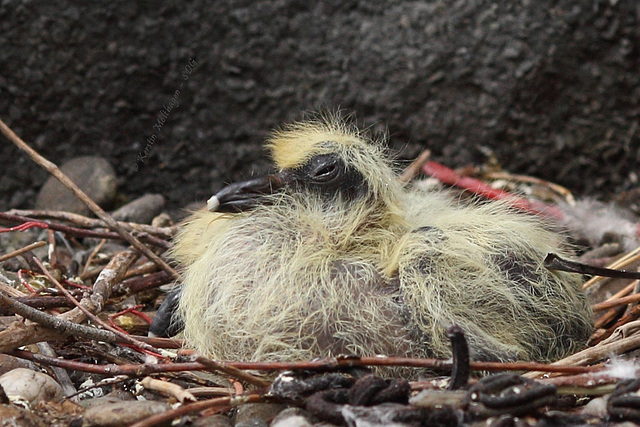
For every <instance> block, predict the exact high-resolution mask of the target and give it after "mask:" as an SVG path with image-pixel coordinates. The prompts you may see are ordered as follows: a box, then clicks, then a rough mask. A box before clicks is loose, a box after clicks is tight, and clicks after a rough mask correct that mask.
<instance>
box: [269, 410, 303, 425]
mask: <svg viewBox="0 0 640 427" xmlns="http://www.w3.org/2000/svg"><path fill="white" fill-rule="evenodd" d="M312 418H313V415H311V414H310V413H309V412H307V411H305V410H304V409H301V408H287V409H285V410H284V411H282V412H280V413H279V414H278V415H277V416H276V417H275V418H274V419H273V421H272V422H271V427H311V426H312V425H313V424H312V423H311V421H310V420H311V419H312Z"/></svg>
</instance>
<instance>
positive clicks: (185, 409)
mask: <svg viewBox="0 0 640 427" xmlns="http://www.w3.org/2000/svg"><path fill="white" fill-rule="evenodd" d="M263 399H264V397H262V396H261V395H259V394H249V395H246V396H238V397H216V398H213V399H208V400H202V401H200V402H194V403H189V404H187V405H182V406H180V407H178V408H176V409H171V410H169V411H167V412H163V413H161V414H157V415H152V416H150V417H149V418H145V419H144V420H142V421H138V422H137V423H135V424H131V427H152V426H157V425H164V424H165V423H169V421H171V420H173V419H174V418H177V417H181V416H183V415H186V414H190V413H193V412H200V411H204V410H205V409H209V408H215V407H221V408H224V407H228V406H231V407H235V406H240V405H244V404H246V403H256V402H261V401H262V400H263Z"/></svg>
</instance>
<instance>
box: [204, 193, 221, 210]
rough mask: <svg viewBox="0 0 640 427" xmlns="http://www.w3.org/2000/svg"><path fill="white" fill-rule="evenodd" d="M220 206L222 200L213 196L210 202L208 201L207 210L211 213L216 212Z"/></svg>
mask: <svg viewBox="0 0 640 427" xmlns="http://www.w3.org/2000/svg"><path fill="white" fill-rule="evenodd" d="M219 206H220V200H218V198H217V197H216V196H211V198H210V199H209V200H207V209H208V210H209V211H210V212H215V211H216V210H217V209H218V207H219Z"/></svg>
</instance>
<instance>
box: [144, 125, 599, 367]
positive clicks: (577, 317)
mask: <svg viewBox="0 0 640 427" xmlns="http://www.w3.org/2000/svg"><path fill="white" fill-rule="evenodd" d="M267 147H268V149H269V150H270V151H271V155H272V158H273V161H274V163H275V165H276V167H277V169H278V172H276V173H274V174H271V175H268V176H266V177H262V178H255V179H252V180H249V181H246V182H240V183H236V184H232V185H229V186H227V187H226V188H224V189H222V190H221V191H220V192H218V193H217V194H216V195H215V196H214V197H212V198H211V199H210V200H209V209H208V210H203V211H200V212H197V213H195V214H194V215H193V216H192V217H191V218H190V219H189V220H188V221H187V223H186V225H185V226H184V227H183V229H182V231H181V232H180V233H179V235H178V236H177V240H176V242H175V246H174V248H173V256H174V258H175V259H176V260H177V261H178V262H179V263H181V264H182V266H183V267H184V276H183V281H182V282H183V283H182V287H181V291H180V296H179V301H178V298H175V297H176V296H177V294H175V295H174V300H173V301H174V304H177V305H178V313H179V317H180V319H181V321H182V322H183V324H184V338H185V340H186V342H187V343H188V345H190V346H192V347H194V348H195V349H197V350H198V351H199V352H201V353H202V354H204V355H206V356H209V357H212V358H215V359H222V360H243V361H257V360H280V361H293V360H308V359H313V358H316V357H328V356H332V355H338V354H357V355H374V354H385V355H389V356H407V357H438V358H447V357H450V355H451V352H450V344H449V341H448V338H447V335H446V326H448V325H451V324H455V325H458V326H459V327H461V328H462V329H463V330H464V331H465V334H466V337H467V340H468V343H469V347H470V349H471V352H472V357H473V358H474V359H476V360H496V361H510V360H537V361H552V360H555V359H558V358H561V357H563V356H566V355H568V354H570V353H572V352H574V351H576V350H577V349H579V348H581V347H582V346H583V345H584V343H585V342H586V340H587V338H588V337H589V334H590V332H591V329H592V313H591V310H590V307H589V305H588V304H587V301H586V299H585V296H584V295H583V294H582V292H581V291H580V289H579V277H576V276H574V275H570V274H568V273H562V272H551V271H548V270H546V269H545V268H544V267H543V266H542V260H543V258H544V257H545V254H546V253H547V252H555V253H558V254H560V255H565V256H566V255H567V254H566V252H565V251H564V250H563V249H562V243H561V239H560V238H559V237H558V236H557V235H556V234H554V233H552V232H550V231H548V230H547V229H545V228H544V227H543V225H542V224H541V223H540V221H539V220H538V219H537V218H534V217H532V216H529V215H525V214H521V213H517V212H514V211H512V210H511V209H510V208H509V207H507V206H505V205H504V204H500V203H495V202H486V203H480V202H478V201H474V202H463V201H461V200H458V199H456V198H454V197H452V196H451V195H449V194H448V193H447V192H444V191H442V190H438V191H434V190H430V191H426V190H420V189H417V188H412V187H410V186H408V185H406V186H405V185H403V184H401V183H400V181H399V180H398V179H397V176H396V174H395V173H394V170H393V169H392V167H391V163H390V160H389V159H388V158H387V156H386V154H385V151H384V149H383V147H382V144H381V143H380V142H375V141H372V140H371V139H369V138H368V137H366V136H365V135H364V134H363V133H361V132H360V131H358V129H357V128H356V127H355V126H354V125H352V124H350V123H346V122H345V121H344V120H341V119H339V118H337V117H323V118H317V119H314V120H311V121H306V122H300V123H294V124H291V125H288V126H286V127H284V128H282V129H281V130H279V131H276V132H275V133H274V134H273V136H272V137H271V138H270V139H269V140H268V143H267ZM170 305H171V300H168V302H167V304H166V306H165V307H163V308H162V309H161V311H162V312H164V313H165V314H163V315H159V316H157V317H156V320H155V321H154V326H152V331H155V332H156V333H162V331H163V329H164V327H165V326H166V325H167V320H168V316H170V315H168V314H167V313H168V312H170V311H171V310H168V308H169V306H170Z"/></svg>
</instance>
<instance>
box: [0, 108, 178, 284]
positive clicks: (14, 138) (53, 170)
mask: <svg viewBox="0 0 640 427" xmlns="http://www.w3.org/2000/svg"><path fill="white" fill-rule="evenodd" d="M0 131H2V133H3V134H4V135H5V136H6V137H7V138H8V139H9V141H11V142H12V143H13V144H15V145H16V146H17V147H18V148H20V149H21V150H22V151H24V152H25V153H27V155H28V156H29V157H31V159H32V160H33V161H34V162H36V164H38V165H39V166H41V167H42V168H43V169H45V170H46V171H47V172H49V173H50V174H51V175H53V176H54V177H55V178H56V179H57V180H58V181H60V183H62V185H64V186H65V187H67V188H68V189H69V190H71V191H72V192H73V194H75V195H76V197H78V198H79V199H80V200H82V202H83V203H84V204H86V205H87V207H88V208H89V209H91V211H92V212H93V213H94V214H96V216H97V217H98V218H100V219H101V220H102V221H104V223H105V224H106V225H107V226H108V227H109V228H111V229H112V230H115V231H116V232H117V233H118V234H119V235H120V236H121V237H122V238H123V239H124V240H126V241H127V242H129V243H130V244H131V245H132V246H133V247H134V248H136V249H137V250H139V251H140V252H142V253H143V254H144V255H145V256H146V257H147V258H149V260H151V261H153V262H155V263H156V264H157V265H158V266H159V267H160V268H162V269H163V270H164V271H166V272H167V273H169V274H171V275H172V276H173V277H174V278H176V279H177V278H178V273H177V272H176V271H175V270H174V269H173V268H171V266H169V264H167V263H166V262H164V260H163V259H162V258H160V257H159V256H158V255H156V254H155V253H154V252H153V251H152V250H151V249H149V248H148V247H146V246H145V245H143V244H142V243H141V242H140V241H139V240H138V239H136V238H135V237H133V236H132V235H131V234H129V233H128V232H127V231H126V230H124V229H123V228H122V227H121V226H120V225H119V224H118V222H117V221H116V220H115V219H113V218H112V217H111V216H110V215H109V214H107V213H106V212H105V211H104V210H103V209H102V208H101V207H100V206H98V204H97V203H96V202H94V201H93V200H91V198H89V196H87V195H86V194H85V192H84V191H82V190H81V189H80V188H78V186H77V185H75V184H74V183H73V181H71V180H70V179H69V177H68V176H67V175H65V174H64V173H62V171H61V170H60V168H58V166H56V164H55V163H52V162H50V161H49V160H47V159H45V158H44V157H42V156H41V155H40V154H38V152H37V151H35V150H34V149H33V148H31V147H30V146H29V145H28V144H27V143H26V142H24V141H23V140H22V139H20V137H19V136H18V135H16V134H15V133H14V132H13V131H12V130H11V129H10V128H9V127H8V126H7V125H6V124H5V123H4V122H3V121H2V120H0Z"/></svg>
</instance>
